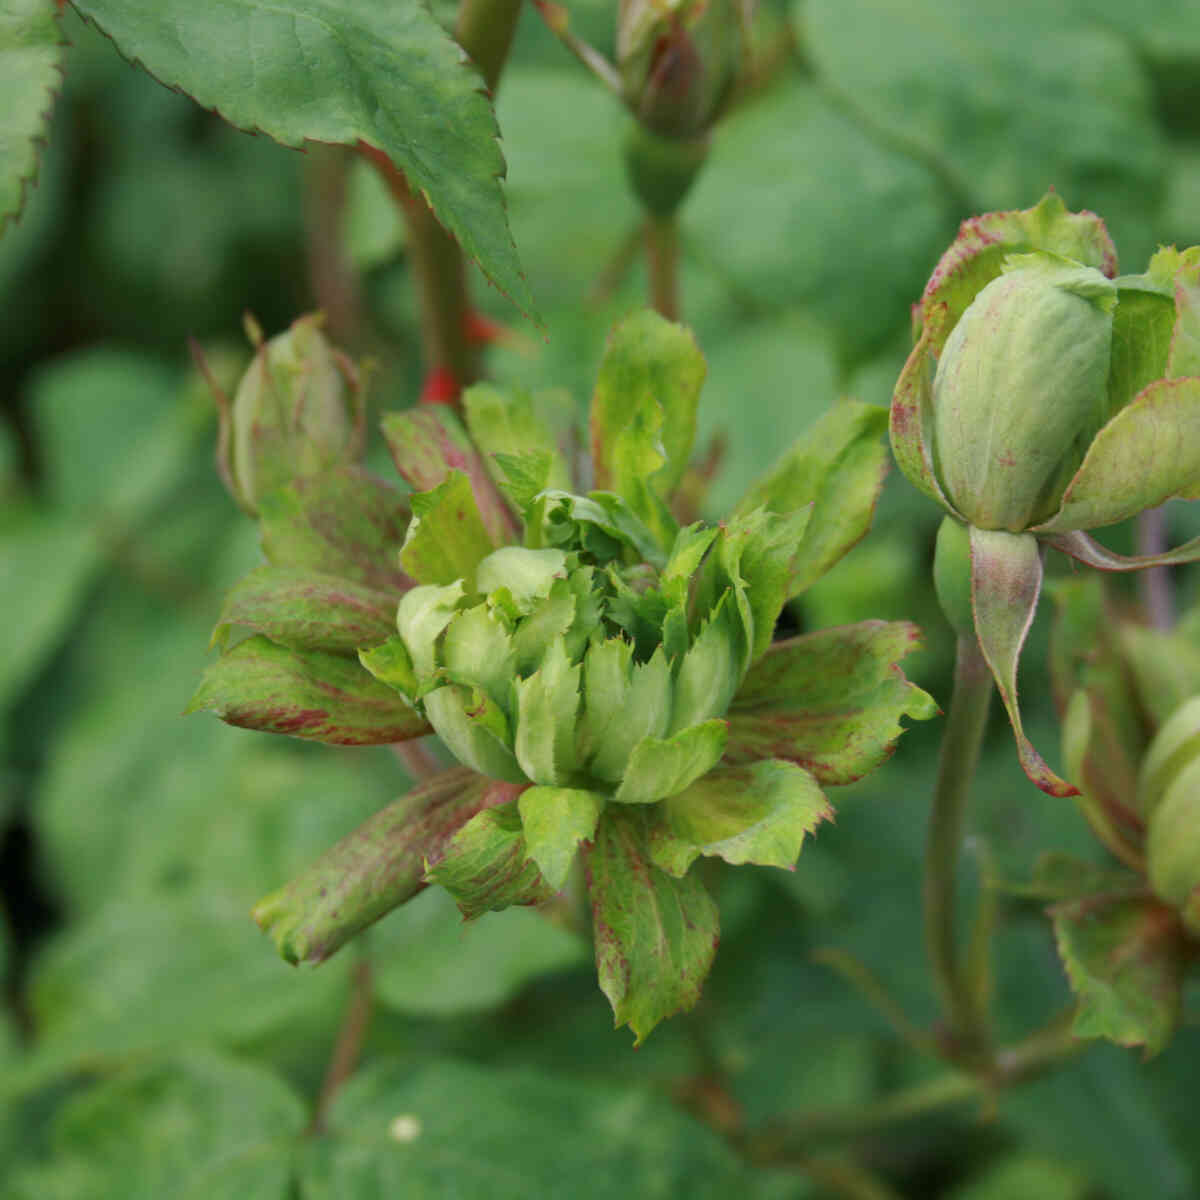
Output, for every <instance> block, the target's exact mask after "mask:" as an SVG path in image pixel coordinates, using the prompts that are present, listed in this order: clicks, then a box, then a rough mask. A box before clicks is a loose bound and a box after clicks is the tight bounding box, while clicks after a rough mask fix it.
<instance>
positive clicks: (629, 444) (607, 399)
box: [591, 310, 707, 544]
mask: <svg viewBox="0 0 1200 1200" xmlns="http://www.w3.org/2000/svg"><path fill="white" fill-rule="evenodd" d="M706 372H707V367H706V366H705V362H704V356H703V355H702V354H701V353H700V351H699V349H698V348H697V346H696V342H695V339H694V338H693V337H692V335H691V333H690V332H689V331H688V330H686V329H684V328H683V327H682V326H680V325H673V324H671V322H669V321H666V320H664V319H663V318H662V317H660V316H659V315H658V314H657V313H655V312H651V311H650V310H644V311H642V312H638V313H634V314H633V315H632V316H631V317H628V318H627V319H626V320H625V321H624V322H622V323H621V324H620V325H618V326H617V327H616V329H614V330H613V332H612V334H611V335H610V336H609V339H608V345H607V346H606V347H605V351H604V358H603V361H602V362H601V364H600V373H599V376H598V378H597V380H596V390H595V392H594V394H593V396H592V411H591V442H592V462H593V466H594V469H595V485H596V487H597V488H600V489H602V490H605V491H613V492H616V493H617V494H618V495H619V496H621V497H623V498H624V499H625V500H626V501H627V502H628V504H629V506H630V508H632V509H633V511H634V512H635V513H637V515H638V516H639V517H641V518H642V520H644V521H645V522H646V523H647V524H648V525H649V526H650V528H651V529H652V530H654V532H655V534H656V535H657V536H658V537H659V540H660V541H662V542H663V543H664V544H669V543H670V541H671V539H672V538H673V537H674V530H673V529H671V527H670V526H671V524H672V522H671V521H670V517H669V514H668V513H667V512H666V509H665V507H664V505H663V501H665V500H666V499H667V498H668V497H669V496H670V494H671V492H672V491H673V490H674V488H675V486H676V485H677V484H678V482H679V480H680V478H681V477H682V475H683V472H684V470H685V469H686V467H687V464H688V458H689V456H690V455H691V452H692V442H693V441H694V439H695V436H696V407H697V403H698V401H699V397H700V388H701V386H702V385H703V383H704V376H705V374H706Z"/></svg>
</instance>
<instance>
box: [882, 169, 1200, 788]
mask: <svg viewBox="0 0 1200 1200" xmlns="http://www.w3.org/2000/svg"><path fill="white" fill-rule="evenodd" d="M1116 272H1117V264H1116V252H1115V250H1114V248H1113V245H1112V242H1111V240H1110V239H1109V236H1108V233H1107V231H1106V230H1105V228H1104V223H1103V222H1102V221H1101V220H1100V219H1099V218H1098V217H1097V216H1095V214H1093V213H1087V212H1083V213H1070V212H1068V211H1067V210H1066V207H1065V206H1064V204H1063V202H1062V201H1061V200H1060V199H1059V198H1058V197H1057V196H1056V195H1054V194H1053V193H1050V194H1049V195H1047V196H1046V197H1045V198H1043V200H1042V201H1041V202H1040V203H1039V204H1037V205H1035V206H1034V207H1033V208H1031V209H1028V210H1025V211H1022V212H998V213H987V214H985V215H984V216H982V217H976V218H974V219H973V220H970V221H966V222H964V223H963V225H962V227H961V229H960V231H959V235H958V237H957V239H956V240H955V242H954V244H953V245H952V246H950V248H949V249H948V250H947V251H946V253H945V254H943V255H942V258H941V260H940V261H939V262H938V264H937V267H936V268H935V270H934V272H933V274H932V275H931V276H930V279H929V283H928V285H927V286H926V288H925V292H924V295H923V296H922V297H921V301H920V303H919V304H918V305H917V306H916V308H915V310H914V316H915V331H916V334H917V344H916V346H915V347H914V349H913V352H912V354H911V355H909V358H908V361H907V363H906V364H905V366H904V370H903V371H902V372H901V374H900V378H899V380H898V381H897V384H896V389H895V393H894V395H893V397H892V407H891V418H890V426H891V438H892V450H893V452H894V454H895V457H896V461H897V463H898V464H899V466H900V468H901V470H902V471H903V472H904V474H905V475H907V476H908V478H909V480H910V481H911V482H912V483H913V484H914V485H915V486H916V487H918V488H919V489H920V490H921V491H923V492H924V493H925V494H926V495H927V496H928V497H929V498H930V499H932V500H934V501H936V502H937V503H938V504H940V505H941V506H942V508H944V509H945V510H946V511H947V512H948V513H949V514H950V516H951V517H953V518H954V519H955V520H956V521H958V522H960V523H961V525H962V526H963V527H964V528H965V529H966V541H967V545H968V548H969V566H970V614H969V615H970V617H971V620H972V623H973V625H974V631H975V635H976V638H977V640H978V643H979V649H980V651H981V652H982V655H983V658H984V660H985V661H986V663H987V665H988V667H989V669H990V670H991V673H992V677H993V679H994V680H995V682H996V686H997V688H998V689H999V691H1000V695H1001V698H1002V699H1003V701H1004V705H1005V708H1006V709H1007V710H1008V715H1009V719H1010V721H1011V723H1012V726H1013V732H1014V734H1015V735H1016V740H1017V749H1018V754H1019V756H1020V759H1021V765H1022V767H1023V768H1024V770H1025V773H1026V775H1028V777H1029V778H1030V779H1031V780H1032V781H1033V782H1034V783H1036V784H1037V786H1038V787H1040V788H1041V789H1042V790H1043V791H1045V792H1048V793H1049V794H1051V795H1055V796H1068V795H1073V794H1077V792H1078V788H1077V787H1075V786H1074V785H1073V784H1071V783H1068V782H1067V781H1065V780H1063V779H1060V778H1059V777H1058V776H1057V775H1056V774H1055V773H1054V772H1053V771H1052V770H1051V769H1050V767H1049V766H1048V765H1047V764H1046V763H1045V762H1044V761H1043V759H1042V758H1041V756H1040V755H1039V754H1038V753H1037V751H1036V750H1035V749H1034V747H1033V746H1032V745H1031V744H1030V742H1029V739H1028V738H1027V737H1026V736H1025V734H1024V732H1023V730H1022V725H1021V716H1020V711H1019V708H1018V705H1017V668H1018V663H1019V660H1020V655H1021V650H1022V647H1023V645H1024V641H1025V637H1026V634H1027V633H1028V631H1029V627H1030V625H1031V623H1032V621H1033V617H1034V614H1035V611H1036V608H1037V603H1038V597H1039V595H1040V592H1041V586H1042V550H1043V547H1044V546H1045V545H1050V546H1053V547H1055V548H1056V549H1058V550H1061V551H1063V552H1064V553H1066V554H1069V555H1071V556H1073V557H1074V558H1076V559H1078V560H1079V561H1081V562H1083V563H1086V564H1087V565H1089V566H1093V567H1099V568H1101V569H1103V570H1108V571H1131V570H1139V569H1141V568H1144V567H1152V566H1158V565H1166V564H1171V563H1182V562H1191V561H1194V560H1195V559H1197V558H1200V538H1195V539H1193V540H1192V541H1191V542H1188V543H1187V544H1186V545H1184V546H1180V547H1178V548H1177V549H1174V550H1170V551H1167V552H1165V553H1163V554H1156V555H1146V556H1141V557H1137V558H1126V557H1123V556H1121V555H1118V554H1113V553H1112V552H1111V551H1109V550H1108V549H1107V548H1105V547H1104V546H1101V545H1100V544H1098V543H1097V542H1095V541H1093V540H1092V539H1091V538H1090V537H1088V535H1087V533H1086V532H1085V531H1086V530H1089V529H1095V528H1099V527H1102V526H1105V525H1112V524H1116V523H1117V522H1119V521H1124V520H1127V519H1128V518H1130V517H1133V516H1136V515H1137V514H1138V513H1140V512H1143V511H1144V510H1146V509H1149V508H1154V507H1156V506H1157V505H1159V504H1162V503H1163V502H1164V501H1165V500H1168V499H1171V498H1173V497H1179V498H1183V499H1195V498H1198V497H1200V353H1197V352H1196V349H1195V348H1196V346H1197V345H1200V304H1198V303H1197V300H1196V296H1197V294H1198V287H1200V247H1193V248H1192V249H1191V250H1186V251H1183V252H1180V251H1177V250H1175V249H1174V248H1173V247H1168V248H1166V249H1163V250H1160V251H1159V252H1158V254H1156V255H1155V256H1154V258H1153V259H1152V260H1151V262H1150V264H1149V268H1148V269H1147V271H1146V272H1145V273H1144V274H1142V275H1130V276H1120V277H1116V278H1114V277H1115V276H1116ZM949 528H950V527H947V529H949ZM949 536H950V534H947V537H949ZM959 540H960V541H961V538H960V539H959ZM948 548H949V544H948V543H947V549H948ZM959 549H960V551H961V547H959ZM942 557H945V556H944V555H942ZM958 558H959V559H960V560H961V559H962V558H963V555H962V554H961V553H960V554H959V555H958ZM942 566H943V567H944V568H945V569H944V570H943V571H942V572H941V578H940V580H939V589H940V591H939V594H943V593H945V594H943V600H944V601H950V602H952V603H951V604H950V607H951V608H952V620H953V621H954V623H955V625H956V628H959V629H960V632H961V627H962V626H963V625H964V624H965V617H966V616H967V615H968V614H967V605H966V603H965V599H966V598H965V596H964V595H963V594H962V593H963V591H964V589H962V588H961V587H960V588H959V589H958V590H957V591H955V593H954V595H952V596H951V595H950V594H949V593H946V591H945V588H944V587H943V584H945V583H946V582H947V581H948V580H949V579H950V577H951V575H952V574H953V572H949V563H948V562H946V563H944V564H942ZM959 576H961V571H960V572H959Z"/></svg>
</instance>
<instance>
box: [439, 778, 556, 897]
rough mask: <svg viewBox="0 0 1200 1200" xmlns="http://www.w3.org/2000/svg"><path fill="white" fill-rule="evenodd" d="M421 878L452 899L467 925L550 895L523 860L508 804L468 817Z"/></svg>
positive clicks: (515, 815)
mask: <svg viewBox="0 0 1200 1200" xmlns="http://www.w3.org/2000/svg"><path fill="white" fill-rule="evenodd" d="M426 878H427V879H428V881H429V882H430V883H437V884H441V886H442V887H444V888H445V889H446V891H448V892H449V893H450V895H451V896H453V897H454V901H455V903H456V904H457V905H458V907H459V909H460V911H461V912H462V914H463V916H464V917H466V918H467V920H468V921H470V920H472V919H474V918H475V917H478V916H481V915H482V914H483V913H485V912H499V911H500V910H501V909H504V908H508V907H509V905H510V904H541V903H543V902H544V901H546V900H549V899H550V897H551V896H553V895H554V892H555V889H554V888H553V887H551V886H550V885H549V884H548V883H547V882H546V880H545V879H543V878H542V875H541V872H540V871H539V870H538V868H537V863H535V862H534V861H533V860H532V859H531V858H529V857H528V854H527V852H526V848H525V835H524V834H523V833H522V831H521V816H520V813H519V812H518V811H517V805H516V803H515V802H513V801H510V802H508V803H506V804H503V805H501V806H500V807H498V808H488V809H484V810H483V812H481V813H479V814H477V815H476V816H474V817H472V818H471V820H469V821H468V822H467V823H466V825H464V826H463V827H462V828H461V829H460V830H459V831H458V832H457V833H456V834H455V835H454V836H453V837H452V838H451V839H450V841H449V842H448V843H447V844H446V847H445V851H444V853H443V854H442V855H441V856H440V857H439V858H437V859H431V860H430V862H429V865H428V870H427V873H426Z"/></svg>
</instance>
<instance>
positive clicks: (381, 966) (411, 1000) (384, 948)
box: [370, 888, 589, 1018]
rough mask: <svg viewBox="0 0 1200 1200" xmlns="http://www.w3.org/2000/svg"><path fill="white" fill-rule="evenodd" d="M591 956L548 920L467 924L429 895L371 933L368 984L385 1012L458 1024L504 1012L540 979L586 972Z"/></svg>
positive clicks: (526, 917) (507, 917)
mask: <svg viewBox="0 0 1200 1200" xmlns="http://www.w3.org/2000/svg"><path fill="white" fill-rule="evenodd" d="M588 949H589V948H588V947H587V946H586V945H585V943H584V941H583V939H581V938H580V937H578V936H577V935H575V934H573V933H571V932H569V931H568V930H566V929H564V928H563V927H562V926H561V925H560V924H557V923H556V922H555V921H554V920H552V919H550V918H549V916H548V915H547V914H543V913H541V912H536V911H534V910H533V909H529V908H508V909H505V910H504V912H493V913H484V914H483V916H481V917H479V918H477V919H476V920H474V921H464V920H463V919H462V913H460V912H459V911H458V909H457V908H456V907H455V904H454V901H453V900H452V899H451V898H450V896H449V895H448V894H447V893H446V892H445V891H443V890H442V889H441V888H426V889H425V891H424V892H422V893H421V895H419V896H416V897H414V898H413V899H412V900H410V901H409V902H408V903H407V904H405V905H404V906H403V907H402V908H398V909H396V911H395V912H393V913H391V914H389V916H388V918H387V920H386V921H382V922H381V923H380V924H378V925H376V926H375V927H374V928H373V929H372V930H371V935H370V954H371V977H372V980H373V982H374V991H375V995H376V996H377V997H378V999H379V1003H380V1004H381V1005H382V1006H383V1007H385V1008H388V1009H391V1010H393V1011H395V1012H398V1013H403V1014H405V1015H407V1016H416V1017H441V1018H445V1017H455V1016H460V1015H463V1014H468V1013H480V1012H486V1011H489V1010H493V1009H496V1008H499V1007H500V1006H501V1005H503V1004H505V1003H506V1002H507V1001H509V1000H511V999H512V998H513V997H514V996H515V995H517V994H518V993H519V992H520V991H521V989H522V988H523V987H525V986H526V985H527V984H529V983H531V982H532V981H534V980H536V979H538V978H539V977H541V976H544V975H546V974H548V973H549V972H551V971H563V970H565V969H567V968H571V967H578V966H581V965H582V964H583V963H585V962H586V961H587V959H588V957H589V955H588Z"/></svg>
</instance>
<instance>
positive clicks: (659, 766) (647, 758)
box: [613, 720, 726, 804]
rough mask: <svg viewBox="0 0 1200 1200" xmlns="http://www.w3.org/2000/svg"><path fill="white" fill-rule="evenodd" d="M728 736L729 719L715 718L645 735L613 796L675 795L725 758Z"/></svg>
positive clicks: (630, 800) (641, 799) (650, 798)
mask: <svg viewBox="0 0 1200 1200" xmlns="http://www.w3.org/2000/svg"><path fill="white" fill-rule="evenodd" d="M725 737H726V733H725V722H724V721H717V720H714V721H704V722H702V723H701V724H699V725H690V726H689V727H688V728H687V729H681V730H680V731H679V732H678V733H675V734H672V735H671V736H670V737H669V738H654V737H645V738H642V740H641V741H640V742H638V744H637V745H636V746H634V748H633V753H632V754H630V756H629V762H628V764H627V766H626V767H625V773H624V775H623V776H622V778H621V785H620V787H618V788H617V791H616V794H615V795H614V796H613V799H614V800H615V801H616V802H617V803H618V804H652V803H653V802H654V801H655V800H661V799H662V798H663V797H664V796H674V795H675V794H676V793H677V792H681V791H683V789H684V788H685V787H687V786H688V784H690V783H693V782H694V781H695V780H697V779H699V778H700V777H701V776H702V775H703V774H705V772H707V771H711V770H712V768H713V767H715V766H716V765H717V763H719V762H720V761H721V755H722V753H723V752H724V750H725Z"/></svg>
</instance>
